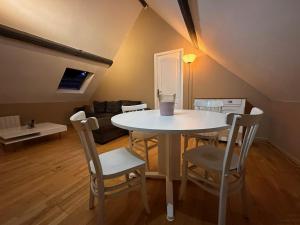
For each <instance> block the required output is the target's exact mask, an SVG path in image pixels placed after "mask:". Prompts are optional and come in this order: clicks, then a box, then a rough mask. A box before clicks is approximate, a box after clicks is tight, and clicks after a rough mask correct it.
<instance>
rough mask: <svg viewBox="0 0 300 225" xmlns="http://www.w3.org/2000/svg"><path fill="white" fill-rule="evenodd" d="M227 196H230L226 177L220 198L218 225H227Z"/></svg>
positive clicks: (222, 183) (222, 184)
mask: <svg viewBox="0 0 300 225" xmlns="http://www.w3.org/2000/svg"><path fill="white" fill-rule="evenodd" d="M227 194H228V183H227V180H226V177H223V178H222V182H221V188H220V197H219V212H218V225H225V224H226V208H227V207H226V206H227Z"/></svg>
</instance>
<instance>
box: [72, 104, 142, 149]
mask: <svg viewBox="0 0 300 225" xmlns="http://www.w3.org/2000/svg"><path fill="white" fill-rule="evenodd" d="M141 103H142V102H141V101H131V100H119V101H102V102H99V101H94V102H93V105H92V107H89V106H82V107H77V108H75V109H74V112H78V111H81V110H82V111H85V113H86V116H87V117H96V118H97V120H98V123H99V129H98V130H94V131H93V136H94V139H95V142H97V143H99V144H105V143H107V142H109V141H111V140H114V139H116V138H118V137H121V136H123V135H126V134H128V130H124V129H121V128H118V127H116V126H114V125H112V123H111V117H113V116H114V115H117V114H119V113H122V108H121V107H122V105H138V104H141Z"/></svg>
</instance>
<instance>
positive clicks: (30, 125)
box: [27, 120, 35, 129]
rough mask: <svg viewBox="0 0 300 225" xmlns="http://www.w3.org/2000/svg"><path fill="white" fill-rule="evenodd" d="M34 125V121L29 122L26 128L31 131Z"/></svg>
mask: <svg viewBox="0 0 300 225" xmlns="http://www.w3.org/2000/svg"><path fill="white" fill-rule="evenodd" d="M34 124H35V121H34V120H31V121H30V122H29V123H28V124H27V126H28V128H29V129H32V128H34Z"/></svg>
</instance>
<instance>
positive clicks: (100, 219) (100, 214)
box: [97, 196, 104, 225]
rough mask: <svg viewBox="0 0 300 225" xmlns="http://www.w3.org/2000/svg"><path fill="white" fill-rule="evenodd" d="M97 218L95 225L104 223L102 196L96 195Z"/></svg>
mask: <svg viewBox="0 0 300 225" xmlns="http://www.w3.org/2000/svg"><path fill="white" fill-rule="evenodd" d="M97 216H98V218H97V225H104V198H103V196H99V197H98V215H97Z"/></svg>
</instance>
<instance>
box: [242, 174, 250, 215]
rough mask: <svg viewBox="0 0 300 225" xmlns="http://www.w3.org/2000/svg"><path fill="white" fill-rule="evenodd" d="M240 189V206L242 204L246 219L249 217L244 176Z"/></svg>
mask: <svg viewBox="0 0 300 225" xmlns="http://www.w3.org/2000/svg"><path fill="white" fill-rule="evenodd" d="M242 185H243V186H242V189H241V200H242V206H243V215H244V218H245V219H246V220H248V219H249V210H248V205H247V189H246V183H245V178H244V181H243V184H242Z"/></svg>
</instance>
